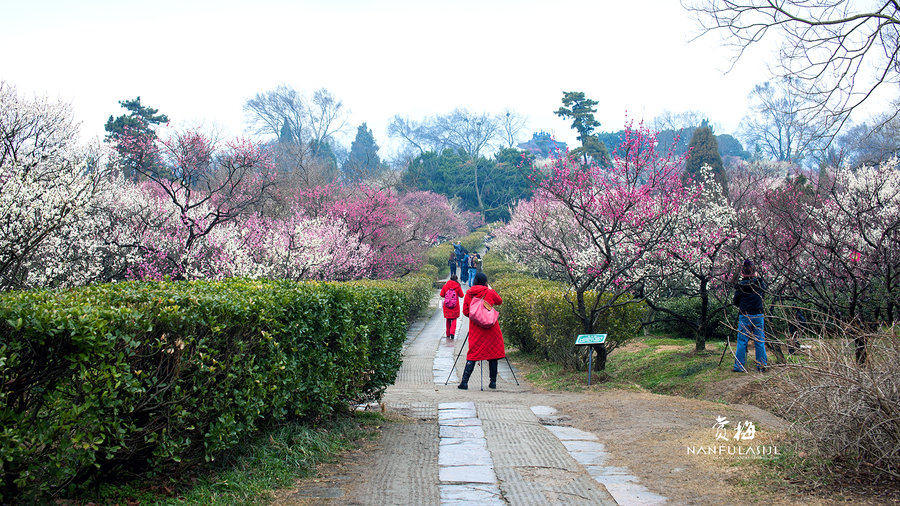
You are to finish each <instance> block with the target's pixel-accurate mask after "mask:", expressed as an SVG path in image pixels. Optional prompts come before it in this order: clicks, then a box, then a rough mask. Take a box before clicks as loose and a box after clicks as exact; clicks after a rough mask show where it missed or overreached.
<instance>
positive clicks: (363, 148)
mask: <svg viewBox="0 0 900 506" xmlns="http://www.w3.org/2000/svg"><path fill="white" fill-rule="evenodd" d="M380 168H381V160H380V159H379V158H378V145H377V144H375V136H374V135H372V131H371V130H369V129H368V127H366V124H365V123H363V124H362V125H360V126H359V128H358V129H357V130H356V138H355V139H353V143H352V144H350V156H349V157H348V158H347V161H346V162H345V163H344V166H343V167H342V168H341V171H342V172H343V173H344V177H345V178H346V179H348V180H351V181H359V180H362V179H366V178H369V177H371V176H374V175H377V174H378V171H379V170H380Z"/></svg>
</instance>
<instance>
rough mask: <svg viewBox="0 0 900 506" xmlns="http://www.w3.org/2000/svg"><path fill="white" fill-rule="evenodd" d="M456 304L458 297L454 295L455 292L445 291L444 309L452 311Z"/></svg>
mask: <svg viewBox="0 0 900 506" xmlns="http://www.w3.org/2000/svg"><path fill="white" fill-rule="evenodd" d="M458 303H459V295H457V294H456V290H447V293H445V294H444V307H445V308H447V309H453V308H455V307H456V305H457V304H458Z"/></svg>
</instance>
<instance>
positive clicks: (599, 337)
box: [575, 334, 606, 346]
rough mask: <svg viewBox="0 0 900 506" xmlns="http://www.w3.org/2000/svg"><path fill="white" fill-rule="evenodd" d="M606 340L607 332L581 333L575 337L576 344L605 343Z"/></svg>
mask: <svg viewBox="0 0 900 506" xmlns="http://www.w3.org/2000/svg"><path fill="white" fill-rule="evenodd" d="M605 342H606V334H581V335H580V336H578V337H577V338H575V346H581V345H585V344H603V343H605Z"/></svg>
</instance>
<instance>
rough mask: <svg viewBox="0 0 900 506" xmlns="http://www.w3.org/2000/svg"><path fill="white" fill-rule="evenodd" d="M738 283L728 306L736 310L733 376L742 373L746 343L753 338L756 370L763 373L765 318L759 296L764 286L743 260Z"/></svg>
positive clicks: (745, 369)
mask: <svg viewBox="0 0 900 506" xmlns="http://www.w3.org/2000/svg"><path fill="white" fill-rule="evenodd" d="M741 278H742V279H741V281H740V282H739V283H737V284H736V285H735V286H734V299H733V300H732V303H733V304H734V305H735V306H737V307H738V336H737V350H736V352H735V357H734V368H732V370H733V371H734V372H746V371H747V367H746V357H747V342H748V341H749V340H750V338H751V336H753V345H754V350H755V353H756V370H757V371H760V372H761V371H764V370H765V369H766V366H767V365H768V362H767V360H766V334H765V318H764V316H763V296H764V295H765V293H766V282H765V281H763V280H762V278H760V277H759V276H758V275H757V273H756V267H755V266H754V265H753V262H752V261H750V260H744V265H743V266H742V267H741Z"/></svg>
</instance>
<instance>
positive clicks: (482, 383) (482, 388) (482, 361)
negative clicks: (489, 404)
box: [478, 360, 484, 392]
mask: <svg viewBox="0 0 900 506" xmlns="http://www.w3.org/2000/svg"><path fill="white" fill-rule="evenodd" d="M478 371H479V372H481V374H480V375H479V376H480V377H481V380H480V381H481V391H482V392H484V360H479V361H478Z"/></svg>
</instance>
